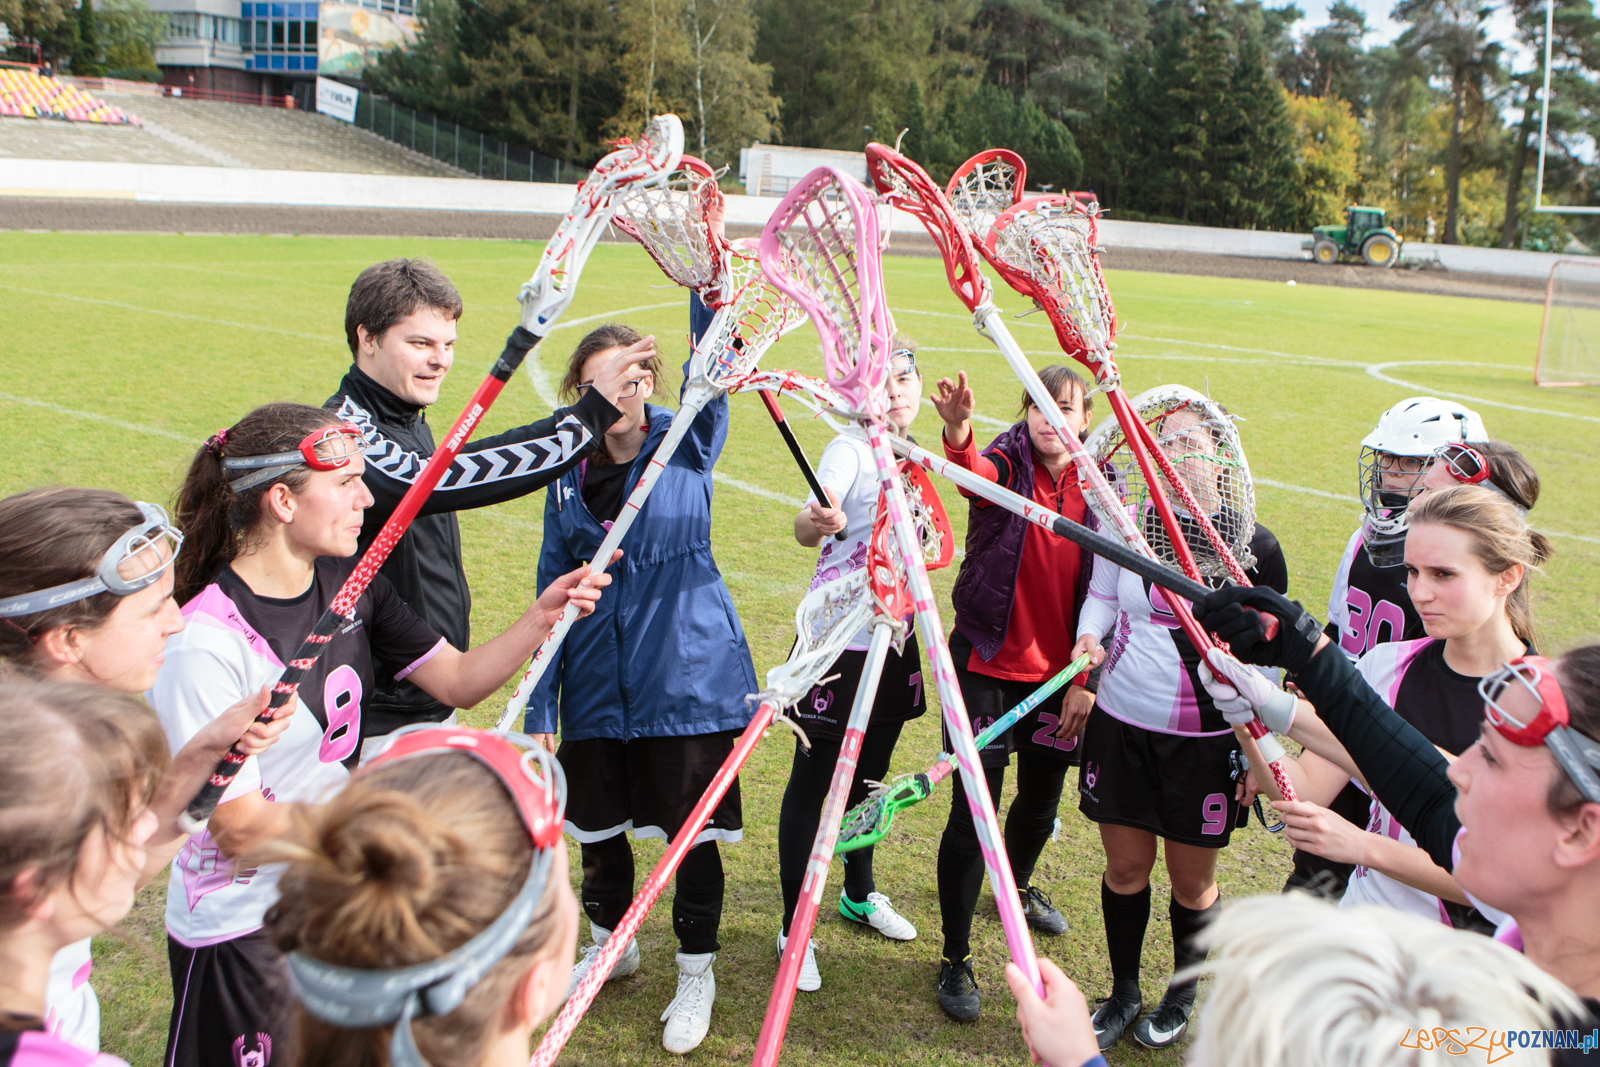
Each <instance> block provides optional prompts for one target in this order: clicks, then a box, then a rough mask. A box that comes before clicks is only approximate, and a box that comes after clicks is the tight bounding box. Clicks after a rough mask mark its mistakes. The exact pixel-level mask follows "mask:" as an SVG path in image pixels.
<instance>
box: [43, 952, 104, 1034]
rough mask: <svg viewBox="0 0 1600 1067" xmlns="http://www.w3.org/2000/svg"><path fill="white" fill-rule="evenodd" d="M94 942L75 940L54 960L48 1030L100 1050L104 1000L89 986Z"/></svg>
mask: <svg viewBox="0 0 1600 1067" xmlns="http://www.w3.org/2000/svg"><path fill="white" fill-rule="evenodd" d="M90 941H91V939H90V938H87V937H86V938H84V939H83V940H82V941H74V942H73V943H72V944H70V945H68V946H67V947H66V948H64V949H62V950H61V951H60V952H57V953H56V954H55V955H54V956H52V957H51V958H50V984H49V985H48V986H46V987H45V994H44V1005H45V1006H44V1028H45V1029H46V1030H47V1031H49V1033H50V1034H52V1035H53V1036H55V1037H59V1038H60V1039H61V1040H63V1041H65V1042H66V1043H67V1044H69V1045H75V1046H77V1047H78V1048H81V1049H84V1050H85V1051H87V1052H99V1051H100V998H99V997H97V996H95V993H94V986H92V985H90V984H89V974H90V972H91V971H92V970H93V969H94V960H93V959H92V958H91V956H90V953H89V944H90Z"/></svg>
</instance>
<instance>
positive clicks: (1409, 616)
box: [1326, 530, 1428, 660]
mask: <svg viewBox="0 0 1600 1067" xmlns="http://www.w3.org/2000/svg"><path fill="white" fill-rule="evenodd" d="M1326 632H1327V634H1328V636H1329V637H1330V638H1332V639H1333V641H1334V642H1335V643H1336V644H1337V645H1338V646H1339V647H1340V648H1342V649H1344V654H1345V655H1346V656H1348V657H1349V658H1350V659H1352V660H1356V659H1360V658H1361V657H1362V656H1364V655H1366V654H1367V653H1368V652H1371V651H1372V650H1373V649H1374V648H1376V647H1377V646H1379V645H1381V644H1385V643H1387V642H1390V641H1415V640H1417V639H1418V638H1421V637H1426V636H1428V632H1427V631H1426V630H1424V629H1423V628H1422V616H1421V615H1418V614H1417V609H1416V608H1415V607H1413V606H1412V604H1411V593H1410V591H1409V590H1408V589H1407V588H1406V569H1405V568H1404V567H1379V566H1376V565H1375V564H1374V563H1373V562H1372V558H1371V557H1370V556H1368V555H1367V546H1366V544H1365V543H1363V541H1362V540H1361V531H1360V530H1357V531H1356V532H1355V533H1353V534H1351V535H1350V543H1349V544H1348V545H1346V546H1345V550H1344V558H1343V559H1341V560H1340V561H1339V570H1338V573H1336V574H1335V575H1334V578H1333V592H1332V593H1331V594H1330V595H1329V597H1328V626H1327V631H1326Z"/></svg>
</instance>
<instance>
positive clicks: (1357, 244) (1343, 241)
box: [1300, 204, 1400, 267]
mask: <svg viewBox="0 0 1600 1067" xmlns="http://www.w3.org/2000/svg"><path fill="white" fill-rule="evenodd" d="M1344 220H1345V221H1344V225H1343V226H1318V227H1317V228H1315V229H1314V230H1312V231H1311V240H1309V241H1302V242H1300V247H1301V248H1303V249H1305V250H1306V251H1307V252H1310V253H1311V258H1312V259H1314V260H1316V261H1317V262H1318V263H1337V262H1339V257H1340V256H1341V255H1345V256H1360V257H1361V258H1362V259H1363V260H1365V261H1366V263H1367V265H1368V266H1371V267H1392V266H1394V265H1395V264H1396V263H1397V262H1399V260H1400V235H1399V234H1398V233H1395V232H1394V230H1393V228H1391V227H1389V226H1386V225H1384V222H1383V208H1381V207H1357V206H1355V205H1353V204H1352V205H1351V206H1350V207H1348V208H1346V209H1345V213H1344Z"/></svg>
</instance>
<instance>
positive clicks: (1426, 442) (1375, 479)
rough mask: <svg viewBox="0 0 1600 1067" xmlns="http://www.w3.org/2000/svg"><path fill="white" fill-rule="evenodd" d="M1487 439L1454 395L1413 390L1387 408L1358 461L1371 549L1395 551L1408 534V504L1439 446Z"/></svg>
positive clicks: (1479, 422) (1480, 421) (1365, 531)
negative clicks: (1419, 393)
mask: <svg viewBox="0 0 1600 1067" xmlns="http://www.w3.org/2000/svg"><path fill="white" fill-rule="evenodd" d="M1488 439H1489V431H1487V430H1485V429H1484V427H1483V419H1482V418H1480V417H1479V415H1478V413H1477V412H1476V411H1473V410H1472V409H1471V408H1469V407H1467V406H1465V405H1463V404H1460V403H1457V402H1456V401H1454V400H1440V399H1438V398H1437V397H1431V396H1414V397H1411V398H1409V399H1407V400H1402V401H1400V403H1398V404H1396V405H1395V406H1394V407H1392V408H1390V409H1389V410H1388V411H1385V412H1384V413H1383V414H1382V415H1381V416H1380V417H1379V418H1378V425H1377V426H1375V427H1373V430H1372V432H1371V433H1369V434H1367V436H1366V437H1365V438H1363V439H1362V441H1361V459H1360V462H1359V465H1358V471H1359V474H1358V477H1359V479H1360V483H1361V503H1362V506H1363V507H1365V508H1366V512H1367V521H1366V524H1365V525H1364V527H1363V536H1364V538H1365V539H1366V542H1367V549H1368V553H1369V555H1370V554H1372V553H1373V552H1374V551H1375V550H1382V549H1385V548H1387V549H1389V550H1390V551H1389V552H1387V553H1384V554H1386V555H1393V554H1394V553H1393V551H1392V550H1393V549H1394V548H1395V547H1397V545H1398V544H1399V543H1400V539H1402V538H1404V536H1405V532H1406V509H1407V507H1409V506H1410V504H1411V501H1412V499H1413V498H1415V497H1416V496H1417V494H1418V493H1420V492H1421V491H1422V479H1423V476H1424V475H1426V474H1427V473H1428V466H1429V464H1431V463H1432V462H1433V460H1432V456H1433V453H1434V451H1435V450H1436V449H1438V448H1439V447H1440V446H1442V445H1453V444H1464V443H1466V442H1470V441H1487V440H1488ZM1401 551H1402V552H1403V549H1401ZM1373 562H1374V563H1377V562H1378V561H1377V559H1376V558H1374V559H1373ZM1396 562H1398V560H1396ZM1378 565H1379V566H1385V564H1382V563H1379V564H1378Z"/></svg>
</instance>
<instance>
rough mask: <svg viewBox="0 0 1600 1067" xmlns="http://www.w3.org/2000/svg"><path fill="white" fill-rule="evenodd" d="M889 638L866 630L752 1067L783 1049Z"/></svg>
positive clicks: (768, 1065)
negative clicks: (862, 660) (857, 679)
mask: <svg viewBox="0 0 1600 1067" xmlns="http://www.w3.org/2000/svg"><path fill="white" fill-rule="evenodd" d="M891 635H892V631H891V628H890V626H889V625H888V624H887V623H886V622H885V621H883V620H882V619H881V617H880V621H879V622H878V624H877V625H875V626H874V627H873V628H872V643H871V644H870V645H869V646H868V648H867V662H866V664H865V666H864V668H863V670H862V674H861V684H860V685H858V686H857V687H856V697H855V703H854V704H853V705H851V707H850V718H849V721H848V722H847V723H846V725H845V731H844V743H843V744H841V745H840V746H839V759H838V761H837V762H835V763H834V765H833V780H832V781H831V782H830V783H829V784H828V797H827V799H826V800H825V801H824V802H823V805H822V822H821V823H820V824H819V825H818V826H817V836H816V838H815V839H814V840H813V842H812V844H811V858H810V859H809V860H807V861H806V878H805V882H804V884H803V885H802V886H801V887H800V900H799V903H798V904H796V905H795V910H794V918H792V919H791V920H790V921H789V943H788V944H787V945H785V946H784V950H783V961H782V962H781V963H779V964H778V977H777V979H776V980H775V981H774V982H773V983H772V998H771V999H770V1000H768V1001H767V1014H766V1017H765V1018H763V1019H762V1021H761V1036H760V1037H759V1038H757V1039H756V1055H755V1059H753V1060H751V1063H752V1064H755V1065H756V1067H772V1065H773V1064H775V1063H777V1062H778V1053H779V1052H780V1051H781V1050H782V1049H783V1035H784V1032H785V1031H786V1030H787V1029H788V1027H789V1013H790V1012H791V1011H793V1009H794V996H795V990H796V989H798V988H799V983H800V965H801V964H802V963H804V962H805V958H806V945H807V943H808V942H810V940H811V929H812V927H813V926H814V925H816V921H817V909H818V908H819V907H820V906H821V905H822V892H823V889H824V888H825V887H826V886H827V883H828V864H829V863H830V861H832V859H833V843H834V842H835V841H836V840H838V837H839V822H840V820H842V819H843V818H844V812H845V805H846V802H848V801H849V799H850V785H851V783H852V782H853V781H854V780H855V776H856V761H857V759H859V758H860V756H861V740H862V737H863V735H865V734H866V732H867V721H868V720H869V719H870V718H871V717H872V704H873V701H874V700H876V699H877V695H878V682H879V680H880V679H881V678H882V677H883V661H884V658H885V657H886V656H887V655H888V652H889V640H890V637H891Z"/></svg>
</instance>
